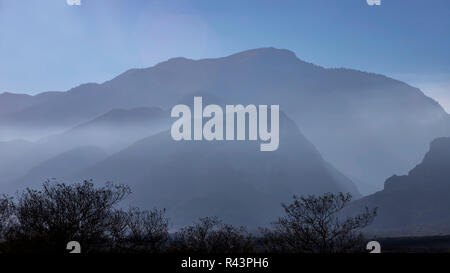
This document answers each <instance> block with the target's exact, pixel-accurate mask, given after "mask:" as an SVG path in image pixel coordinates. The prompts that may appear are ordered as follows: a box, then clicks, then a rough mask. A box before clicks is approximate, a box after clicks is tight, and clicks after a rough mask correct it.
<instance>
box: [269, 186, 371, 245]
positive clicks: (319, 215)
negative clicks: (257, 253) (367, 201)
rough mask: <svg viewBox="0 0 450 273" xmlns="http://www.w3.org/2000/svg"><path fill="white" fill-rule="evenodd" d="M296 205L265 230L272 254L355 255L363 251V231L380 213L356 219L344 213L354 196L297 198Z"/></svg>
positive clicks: (293, 204)
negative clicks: (348, 253) (343, 253)
mask: <svg viewBox="0 0 450 273" xmlns="http://www.w3.org/2000/svg"><path fill="white" fill-rule="evenodd" d="M293 199H294V201H293V203H291V204H289V205H285V204H283V208H284V211H285V215H284V216H282V217H280V218H279V219H278V221H276V222H275V223H273V227H274V229H273V230H269V229H264V230H262V232H263V235H264V236H263V242H264V245H265V247H266V249H267V250H268V251H271V252H297V253H298V252H306V253H311V252H312V253H326V252H354V251H361V250H362V249H363V246H362V243H363V236H362V233H361V232H360V230H361V229H362V228H364V227H366V226H367V225H368V224H369V223H371V222H372V221H373V219H374V218H375V216H376V209H372V210H370V209H368V208H367V207H366V208H365V210H364V211H363V212H362V213H361V214H359V215H356V216H353V217H344V216H342V215H341V214H340V213H341V211H342V210H343V209H344V207H345V206H346V205H347V204H348V203H349V202H350V201H351V195H350V194H343V193H339V194H332V193H326V194H324V195H322V196H314V195H309V196H307V197H300V198H299V197H297V196H294V198H293Z"/></svg>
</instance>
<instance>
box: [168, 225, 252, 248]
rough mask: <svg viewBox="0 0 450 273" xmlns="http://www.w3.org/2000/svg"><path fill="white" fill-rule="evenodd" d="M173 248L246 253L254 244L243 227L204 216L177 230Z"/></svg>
mask: <svg viewBox="0 0 450 273" xmlns="http://www.w3.org/2000/svg"><path fill="white" fill-rule="evenodd" d="M173 248H174V250H176V251H181V252H194V253H248V252H252V251H253V249H254V245H253V239H252V237H251V235H250V234H249V233H248V232H247V230H246V229H245V228H244V227H240V228H237V227H234V226H232V225H228V224H223V223H222V222H221V221H220V220H219V219H218V218H217V217H204V218H200V219H199V222H197V223H194V224H193V225H191V226H188V227H184V228H182V229H181V230H180V231H179V232H177V234H176V235H175V239H174V244H173Z"/></svg>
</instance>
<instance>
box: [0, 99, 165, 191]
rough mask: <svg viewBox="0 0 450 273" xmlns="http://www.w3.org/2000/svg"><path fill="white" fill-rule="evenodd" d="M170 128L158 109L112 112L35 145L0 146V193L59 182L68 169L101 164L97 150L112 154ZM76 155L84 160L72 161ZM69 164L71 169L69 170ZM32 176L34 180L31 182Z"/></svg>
mask: <svg viewBox="0 0 450 273" xmlns="http://www.w3.org/2000/svg"><path fill="white" fill-rule="evenodd" d="M169 126H170V117H169V114H168V113H166V112H164V111H163V110H161V109H160V108H156V107H151V108H148V107H147V108H146V107H141V108H134V109H129V110H124V109H114V110H111V111H109V112H107V113H105V114H103V115H100V116H99V117H96V118H94V119H93V120H90V121H88V122H85V123H82V124H80V125H77V126H75V127H73V128H71V129H69V130H67V131H65V132H63V133H59V134H55V135H51V136H48V137H46V138H43V139H40V140H39V141H36V142H27V141H20V140H14V141H7V142H0V191H9V192H15V191H16V190H17V189H18V187H23V186H37V185H39V184H40V183H41V182H42V180H43V178H45V179H47V178H52V177H56V178H61V177H62V175H63V174H65V175H68V174H69V173H68V171H67V170H69V169H73V170H74V172H75V171H79V170H78V169H77V168H78V167H77V166H81V167H79V168H80V170H81V169H83V168H84V167H87V166H89V164H93V163H94V162H96V161H98V160H100V158H101V156H98V155H101V153H100V152H99V151H100V150H101V151H102V152H103V153H108V154H113V153H115V152H117V151H119V150H121V149H123V148H125V147H127V146H129V145H131V144H133V143H134V142H136V141H138V140H140V139H142V138H145V137H148V136H151V135H154V134H156V133H159V132H161V131H163V130H167V128H169ZM86 147H89V148H86ZM87 151H90V152H92V154H91V155H92V158H88V155H90V153H87ZM81 152H83V153H81ZM79 154H81V155H86V157H85V158H84V159H81V158H80V159H79V160H75V159H73V160H72V159H71V156H74V155H79ZM79 161H82V162H79ZM68 162H72V163H73V164H74V166H72V167H69V166H68V165H69V163H68ZM88 162H89V164H87V163H88ZM52 164H54V165H55V166H54V167H52ZM60 164H63V165H64V166H65V167H64V168H63V167H61V165H60ZM83 164H87V165H83ZM33 175H36V176H35V177H34V178H33ZM45 179H44V180H45Z"/></svg>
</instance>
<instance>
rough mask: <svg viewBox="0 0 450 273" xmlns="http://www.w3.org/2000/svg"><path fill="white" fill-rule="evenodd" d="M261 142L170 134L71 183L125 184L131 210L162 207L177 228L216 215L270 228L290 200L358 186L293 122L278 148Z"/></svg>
mask: <svg viewBox="0 0 450 273" xmlns="http://www.w3.org/2000/svg"><path fill="white" fill-rule="evenodd" d="M259 148H260V147H259V141H212V142H208V141H180V142H177V141H174V140H173V139H172V137H171V136H170V133H169V132H168V131H166V132H163V133H160V134H158V135H155V136H152V137H148V138H145V139H143V140H141V141H138V142H137V143H135V144H134V145H132V146H130V147H128V148H127V149H125V150H123V151H121V152H119V153H116V154H114V155H112V156H110V157H109V158H107V159H105V160H103V161H101V162H99V163H97V164H95V165H93V166H92V167H90V168H88V169H86V170H85V171H82V172H80V173H79V174H78V175H76V176H75V177H74V178H73V179H72V180H74V181H76V180H79V179H86V178H92V179H94V181H97V182H99V181H100V182H103V181H105V180H107V181H113V182H117V183H126V184H128V185H130V186H131V188H132V191H133V196H132V198H133V199H132V200H130V203H131V204H132V205H137V206H142V207H153V206H158V207H164V208H167V209H168V213H169V215H170V216H171V217H172V218H171V219H172V220H173V221H174V223H175V225H180V224H186V223H190V222H191V221H192V220H194V219H196V218H198V217H199V216H207V215H215V216H219V217H221V218H223V219H224V220H225V221H227V222H231V223H237V224H242V225H244V224H246V225H250V226H253V227H254V226H256V225H259V224H268V223H269V222H270V221H272V220H273V219H274V217H276V216H277V215H279V213H280V212H281V206H280V203H281V202H283V201H288V200H289V199H290V198H291V197H292V195H293V194H298V195H302V194H307V193H323V192H337V191H344V192H348V191H350V192H352V193H353V194H354V195H356V196H358V192H357V190H356V187H355V186H354V185H353V184H352V183H351V181H349V180H348V179H347V178H346V177H345V176H343V175H342V174H339V172H338V171H336V170H334V169H333V170H332V171H331V170H330V169H331V168H332V167H330V166H329V164H328V163H326V162H325V161H324V160H323V158H322V157H321V156H320V154H319V153H318V152H317V150H316V149H315V148H314V146H313V145H312V144H311V143H310V142H309V141H307V140H306V139H305V138H304V137H303V135H302V134H301V133H300V131H299V130H298V128H297V126H296V125H295V123H294V122H293V121H291V120H289V119H288V118H287V117H285V116H284V115H281V117H280V146H279V149H278V150H276V151H273V152H261V151H260V150H259Z"/></svg>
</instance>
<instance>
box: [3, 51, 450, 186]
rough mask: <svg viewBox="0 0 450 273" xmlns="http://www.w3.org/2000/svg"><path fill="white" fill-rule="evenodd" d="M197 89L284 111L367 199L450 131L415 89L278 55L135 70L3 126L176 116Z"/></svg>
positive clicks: (172, 61) (240, 56)
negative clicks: (132, 114) (158, 113)
mask: <svg viewBox="0 0 450 273" xmlns="http://www.w3.org/2000/svg"><path fill="white" fill-rule="evenodd" d="M198 92H200V93H211V95H213V96H217V97H220V98H222V99H223V101H224V102H226V103H233V104H250V103H252V104H280V107H281V109H282V110H283V111H284V112H286V114H287V115H289V116H290V117H292V119H293V120H294V121H295V122H296V123H297V125H298V126H299V127H300V129H301V130H302V132H304V134H305V135H306V137H307V138H308V139H310V140H311V141H312V142H313V143H314V144H315V145H316V146H317V148H318V149H319V151H320V152H321V153H322V154H323V156H324V157H325V158H327V160H329V161H330V162H331V163H332V164H333V165H334V166H335V167H337V168H338V169H339V170H341V171H343V172H344V173H345V174H347V175H348V176H350V177H352V179H353V178H354V180H355V181H361V183H360V187H361V189H362V191H363V192H369V191H371V189H372V188H381V187H382V181H384V180H385V179H386V178H387V177H389V176H391V175H392V174H393V173H406V172H407V170H409V169H410V168H411V166H413V165H414V164H415V162H417V161H418V160H419V159H420V157H421V155H422V154H423V153H424V152H425V151H426V147H427V144H428V143H429V142H430V141H431V140H432V139H434V138H436V137H440V136H447V135H449V133H450V123H449V117H448V115H447V113H445V111H444V110H443V109H442V108H441V107H440V105H439V104H438V103H437V102H435V101H433V100H432V99H430V98H428V97H426V96H425V95H424V94H423V93H422V92H421V91H420V90H419V89H417V88H413V87H411V86H408V85H407V84H404V83H402V82H399V81H396V80H393V79H390V78H387V77H384V76H381V75H375V74H369V73H364V72H360V71H355V70H349V69H325V68H322V67H319V66H315V65H313V64H310V63H306V62H303V61H301V60H300V59H298V58H297V57H296V56H295V54H294V53H293V52H290V51H288V50H279V49H274V48H262V49H254V50H248V51H244V52H241V53H237V54H234V55H231V56H228V57H224V58H217V59H203V60H189V59H185V58H174V59H170V60H168V61H166V62H163V63H160V64H158V65H156V66H154V67H150V68H145V69H132V70H129V71H127V72H125V73H123V74H122V75H119V76H118V77H116V78H114V79H112V80H110V81H108V82H105V83H102V84H92V83H91V84H84V85H80V86H78V87H76V88H73V89H71V90H69V91H68V92H65V93H63V94H62V95H58V96H57V97H55V98H53V99H51V100H47V101H45V102H43V103H40V104H36V105H32V106H30V107H27V108H26V109H23V110H22V111H19V112H16V113H13V114H10V115H7V116H3V117H0V127H6V128H8V129H9V130H13V131H14V128H19V129H18V130H19V131H20V128H24V127H25V128H36V130H40V129H41V128H43V130H47V129H48V128H53V129H54V128H69V127H71V126H74V125H75V124H79V123H81V122H85V121H86V120H89V119H92V118H93V117H96V116H98V115H101V114H103V113H105V112H107V111H110V110H111V109H114V108H133V107H141V106H158V107H162V108H165V109H169V108H170V107H172V106H173V105H174V104H175V103H177V102H178V101H180V99H181V98H183V97H186V96H188V95H191V94H193V93H198ZM53 129H52V130H53ZM42 134H45V132H43V133H42ZM364 185H368V186H367V187H365V186H364Z"/></svg>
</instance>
